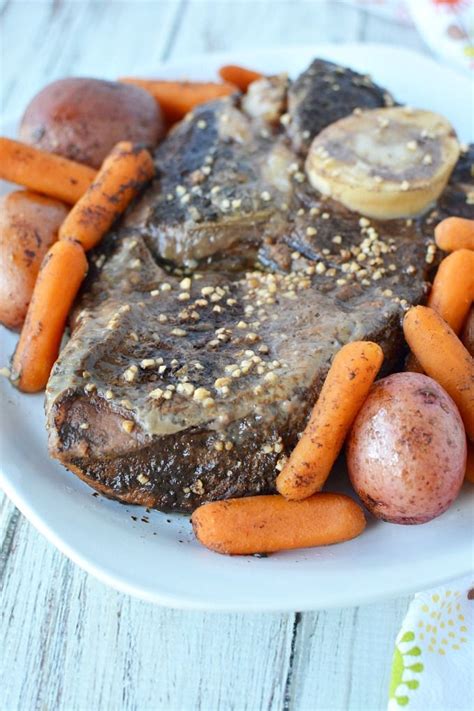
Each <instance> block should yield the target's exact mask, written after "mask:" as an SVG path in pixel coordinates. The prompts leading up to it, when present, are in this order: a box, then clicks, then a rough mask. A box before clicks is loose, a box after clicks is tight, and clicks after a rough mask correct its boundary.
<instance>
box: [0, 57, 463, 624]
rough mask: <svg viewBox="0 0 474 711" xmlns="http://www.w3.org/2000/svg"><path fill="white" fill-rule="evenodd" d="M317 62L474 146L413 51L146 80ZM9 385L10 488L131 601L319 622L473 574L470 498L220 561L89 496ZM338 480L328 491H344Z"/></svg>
mask: <svg viewBox="0 0 474 711" xmlns="http://www.w3.org/2000/svg"><path fill="white" fill-rule="evenodd" d="M316 56H321V57H325V58H327V59H331V60H333V61H336V62H339V63H341V64H347V65H349V66H351V67H353V68H355V69H357V70H359V71H363V72H368V73H371V74H372V75H373V77H374V79H375V80H376V81H378V82H380V83H381V84H383V85H385V86H387V87H388V88H389V89H390V90H391V91H393V93H394V94H395V96H396V97H397V98H398V99H401V100H403V101H405V102H407V103H409V104H412V105H414V106H420V107H423V108H428V109H432V110H435V111H440V112H441V113H444V114H445V115H446V116H447V117H448V118H449V119H450V120H451V121H452V122H453V124H454V125H455V127H456V128H457V130H458V132H459V135H460V136H461V138H462V140H470V139H472V135H470V131H471V130H472V128H471V126H472V117H471V116H469V114H468V111H467V107H468V106H469V101H468V96H469V92H470V84H469V80H467V79H465V78H464V77H462V76H459V75H458V74H456V73H455V72H454V71H453V70H451V69H448V68H445V67H441V66H439V65H437V64H435V63H434V62H432V61H431V60H429V59H427V58H425V57H422V56H420V55H418V54H414V53H413V52H409V51H405V50H398V49H394V48H388V47H381V46H374V45H342V46H336V45H324V46H315V47H305V48H298V49H296V48H295V49H283V50H280V49H279V50H271V51H262V52H245V53H243V52H235V53H232V54H231V55H230V54H228V55H207V56H201V57H194V58H188V59H187V60H185V61H184V60H183V61H182V62H175V63H173V64H172V65H171V64H169V65H164V66H160V67H158V66H157V67H151V68H150V67H148V68H147V70H146V72H144V73H148V74H151V75H153V74H154V75H156V76H163V77H169V78H173V77H179V76H188V77H192V78H202V79H205V78H209V77H213V76H214V75H215V71H216V69H217V68H218V67H219V66H220V65H221V64H222V63H225V62H230V61H232V62H240V63H242V64H246V65H248V66H250V67H256V68H257V69H261V70H263V71H267V72H279V71H289V73H290V74H291V75H293V76H294V75H296V74H297V73H298V72H299V71H301V70H302V69H304V68H305V67H306V66H307V65H308V64H309V62H310V60H311V59H312V58H313V57H316ZM98 73H99V72H98ZM39 88H40V87H38V89H39ZM14 344H15V338H14V337H13V336H12V334H10V333H8V332H7V331H6V330H4V329H3V330H2V331H1V350H0V364H2V365H3V364H5V363H6V362H7V360H8V357H9V355H10V354H11V352H12V350H13V348H14ZM0 380H1V381H2V382H1V383H0V388H1V390H0V396H1V433H2V441H1V471H0V485H1V486H2V487H3V488H4V490H5V492H6V493H7V494H8V496H10V498H11V499H12V500H13V502H14V503H15V504H16V506H18V508H19V509H20V510H21V511H22V512H23V513H24V514H25V516H26V517H27V518H28V519H29V520H30V521H31V522H32V523H33V524H34V526H36V527H37V528H38V530H39V531H41V533H43V534H44V535H45V536H46V537H47V538H48V539H49V540H50V541H51V542H52V543H54V545H56V546H57V547H58V548H59V550H61V551H62V552H63V553H65V554H66V555H67V556H69V558H71V559H72V560H73V561H74V562H76V563H77V564H78V565H80V566H81V567H83V568H84V569H85V570H87V571H88V572H90V573H92V574H93V575H95V576H96V577H98V578H99V579H100V580H102V581H104V582H105V583H108V584H109V585H112V586H113V587H115V588H118V589H119V590H122V591H124V592H126V593H130V594H132V595H137V596H138V597H141V598H144V599H146V600H150V601H153V602H156V603H160V604H163V605H170V606H174V607H182V608H195V609H212V610H253V611H257V610H296V609H297V610H314V609H317V608H324V607H342V606H351V605H356V604H361V603H367V602H371V601H373V600H377V599H381V598H385V597H390V596H396V595H400V594H403V593H409V592H412V591H415V590H417V589H421V588H425V587H428V586H431V585H435V584H438V583H440V582H442V581H445V580H448V579H450V578H453V577H455V576H458V575H462V574H464V573H467V572H468V571H469V570H470V568H471V566H472V555H473V549H472V528H473V527H472V503H473V500H474V487H471V488H470V489H469V488H468V487H464V490H463V492H462V494H461V496H460V497H459V499H458V500H457V501H456V502H455V504H454V505H453V506H452V507H451V509H450V510H449V511H447V512H446V513H445V514H443V515H442V516H440V517H439V518H437V519H436V520H435V521H432V522H431V523H428V524H425V525H422V526H396V525H391V524H387V523H381V522H377V521H375V520H369V524H368V527H367V530H366V531H365V533H364V534H363V535H362V536H361V537H360V538H358V539H356V540H354V541H350V542H348V543H344V544H341V545H338V546H333V547H328V548H320V549H313V550H304V551H300V552H287V553H280V554H277V555H273V556H270V557H268V558H263V559H260V558H253V557H245V558H227V557H223V556H220V555H217V554H214V553H211V552H209V551H207V550H205V549H204V548H202V547H201V546H199V545H198V544H197V543H196V541H195V540H194V538H193V535H192V532H191V527H190V525H189V522H188V519H187V518H186V517H183V516H177V515H173V516H170V515H165V514H161V513H159V512H156V511H154V512H152V513H151V514H149V523H144V522H141V521H140V518H141V516H143V514H144V513H145V511H144V510H143V509H141V508H138V507H137V508H134V507H129V506H125V505H122V504H119V503H115V502H113V501H108V500H107V499H104V498H102V497H94V496H93V495H92V490H91V489H90V488H89V487H88V486H86V485H85V484H83V483H82V482H81V481H80V480H79V479H78V478H76V477H75V476H74V475H73V474H71V473H69V472H67V471H66V470H65V469H63V468H62V467H61V466H59V465H58V464H57V463H55V462H53V461H51V460H50V459H49V457H48V454H47V449H46V432H45V428H44V415H43V407H42V405H43V398H42V396H41V395H38V396H26V395H21V394H20V393H18V392H17V391H16V390H14V389H13V388H12V387H11V386H10V385H9V383H8V382H7V381H6V380H5V379H4V378H1V379H0ZM338 478H339V477H336V478H333V480H332V481H331V486H330V487H329V488H332V489H333V490H334V489H335V490H338V489H339V490H341V489H342V490H343V489H344V488H345V486H346V485H345V483H344V481H343V478H342V483H341V485H339V483H338ZM132 516H135V517H138V520H136V521H134V520H133V519H132ZM25 573H26V574H27V571H25Z"/></svg>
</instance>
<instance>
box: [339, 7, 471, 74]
mask: <svg viewBox="0 0 474 711" xmlns="http://www.w3.org/2000/svg"><path fill="white" fill-rule="evenodd" d="M345 1H346V2H347V3H348V4H351V5H357V6H358V7H360V8H363V9H364V10H367V11H369V12H374V13H376V14H378V15H381V16H383V17H384V18H385V19H390V20H393V22H398V23H403V24H413V25H414V26H415V27H416V28H417V30H418V32H419V33H420V35H421V37H422V38H423V40H424V41H425V42H426V44H427V45H428V47H429V48H430V49H431V51H432V52H433V53H434V54H435V55H437V56H439V57H440V58H442V59H444V60H445V61H446V62H449V63H450V64H454V65H456V66H457V67H459V68H461V69H464V70H465V71H471V72H472V71H473V70H474V0H345Z"/></svg>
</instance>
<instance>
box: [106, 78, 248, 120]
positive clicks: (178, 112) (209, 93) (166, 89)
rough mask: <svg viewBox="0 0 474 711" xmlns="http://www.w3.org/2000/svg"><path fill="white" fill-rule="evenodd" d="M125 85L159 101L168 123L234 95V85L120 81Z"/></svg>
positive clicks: (156, 80)
mask: <svg viewBox="0 0 474 711" xmlns="http://www.w3.org/2000/svg"><path fill="white" fill-rule="evenodd" d="M119 81H121V82H123V83H124V84H134V85H135V86H140V87H141V88H142V89H146V91H148V92H149V93H150V94H151V95H152V96H154V97H155V99H156V100H157V101H158V103H159V105H160V107H161V110H162V111H163V114H164V116H165V118H166V120H167V122H168V123H175V122H176V121H180V120H181V119H182V118H183V117H184V116H186V114H187V113H188V112H189V111H191V110H192V109H193V108H194V107H195V106H198V105H199V104H205V103H206V102H207V101H212V100H213V99H219V98H220V97H222V96H229V95H230V94H234V93H235V92H236V91H237V90H238V89H237V87H236V86H234V85H233V84H218V83H212V82H194V81H161V80H159V79H135V78H133V77H124V78H122V79H119Z"/></svg>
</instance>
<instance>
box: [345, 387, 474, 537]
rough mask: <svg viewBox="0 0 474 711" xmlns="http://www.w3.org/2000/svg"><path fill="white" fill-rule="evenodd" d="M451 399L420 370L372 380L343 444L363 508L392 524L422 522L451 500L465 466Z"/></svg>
mask: <svg viewBox="0 0 474 711" xmlns="http://www.w3.org/2000/svg"><path fill="white" fill-rule="evenodd" d="M466 451H467V449H466V433H465V430H464V426H463V423H462V420H461V416H460V414H459V412H458V409H457V407H456V405H455V404H454V402H453V400H452V399H451V398H450V397H449V395H448V394H447V393H446V392H445V391H444V390H443V389H442V388H441V386H440V385H438V383H436V382H435V381H434V380H432V379H431V378H429V377H428V376H426V375H423V374H420V373H396V374H394V375H390V376H389V377H387V378H383V379H382V380H379V381H378V382H376V383H375V384H374V385H373V386H372V389H371V392H370V394H369V397H368V398H367V400H366V402H365V403H364V405H363V407H362V409H361V410H360V412H359V414H358V416H357V418H356V420H355V422H354V425H353V428H352V431H351V433H350V436H349V439H348V443H347V465H348V468H349V475H350V478H351V481H352V484H353V486H354V489H355V490H356V492H357V494H358V495H359V496H360V498H361V499H362V501H363V502H364V504H365V505H366V507H367V508H368V509H369V511H371V513H373V514H374V515H375V516H377V518H381V519H383V520H384V521H391V522H392V523H403V524H412V523H424V522H426V521H430V520H431V519H433V518H435V517H436V516H439V515H440V514H441V513H443V511H446V509H447V508H448V507H449V506H450V505H451V503H452V502H453V501H454V499H455V498H456V496H457V495H458V492H459V489H460V488H461V485H462V482H463V478H464V472H465V468H466Z"/></svg>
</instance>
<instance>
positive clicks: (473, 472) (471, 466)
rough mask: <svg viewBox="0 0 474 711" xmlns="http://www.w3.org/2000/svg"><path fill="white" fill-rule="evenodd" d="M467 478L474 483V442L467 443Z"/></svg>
mask: <svg viewBox="0 0 474 711" xmlns="http://www.w3.org/2000/svg"><path fill="white" fill-rule="evenodd" d="M466 480H467V481H470V482H471V484H474V444H472V443H471V442H468V443H467V460H466Z"/></svg>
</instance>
